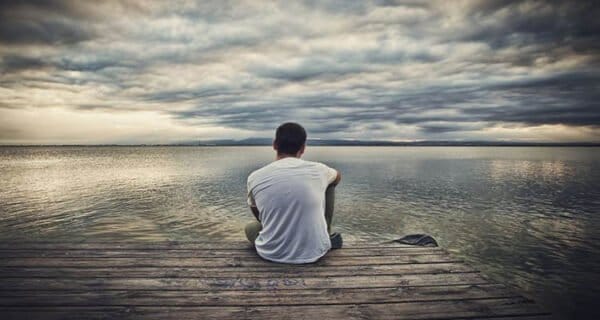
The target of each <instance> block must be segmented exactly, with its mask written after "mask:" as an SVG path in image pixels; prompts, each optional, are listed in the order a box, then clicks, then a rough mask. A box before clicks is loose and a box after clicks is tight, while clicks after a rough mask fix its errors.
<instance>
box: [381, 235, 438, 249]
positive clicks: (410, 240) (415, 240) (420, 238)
mask: <svg viewBox="0 0 600 320" xmlns="http://www.w3.org/2000/svg"><path fill="white" fill-rule="evenodd" d="M392 242H398V243H403V244H408V245H412V246H422V247H437V246H438V243H437V241H435V239H434V238H433V237H432V236H430V235H426V234H409V235H407V236H404V237H402V238H400V239H396V240H392Z"/></svg>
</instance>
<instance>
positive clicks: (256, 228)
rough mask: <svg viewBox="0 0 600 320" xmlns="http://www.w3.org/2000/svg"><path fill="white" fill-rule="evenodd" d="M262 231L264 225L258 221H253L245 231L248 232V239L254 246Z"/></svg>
mask: <svg viewBox="0 0 600 320" xmlns="http://www.w3.org/2000/svg"><path fill="white" fill-rule="evenodd" d="M260 230H262V224H260V222H258V221H252V222H250V223H248V224H247V225H246V228H245V229H244V231H245V232H246V238H247V239H248V241H250V242H251V243H252V244H254V240H256V238H257V237H258V233H259V232H260Z"/></svg>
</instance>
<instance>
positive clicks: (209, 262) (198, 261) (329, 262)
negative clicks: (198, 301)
mask: <svg viewBox="0 0 600 320" xmlns="http://www.w3.org/2000/svg"><path fill="white" fill-rule="evenodd" d="M436 262H460V260H457V259H456V258H453V257H451V256H449V255H448V254H446V253H442V254H427V255H408V256H374V257H368V258H365V257H329V256H325V257H323V258H322V259H320V260H319V261H317V262H315V263H313V264H312V265H313V266H347V265H374V264H413V263H436ZM268 265H273V262H268V261H265V260H262V259H260V258H259V257H258V256H254V257H215V258H184V259H181V258H166V257H165V258H163V257H160V258H46V257H39V258H4V259H2V260H0V267H20V266H22V267H26V266H38V267H42V266H43V267H98V266H104V267H109V266H112V267H127V266H129V267H188V266H198V267H200V266H203V267H235V266H239V267H250V266H268Z"/></svg>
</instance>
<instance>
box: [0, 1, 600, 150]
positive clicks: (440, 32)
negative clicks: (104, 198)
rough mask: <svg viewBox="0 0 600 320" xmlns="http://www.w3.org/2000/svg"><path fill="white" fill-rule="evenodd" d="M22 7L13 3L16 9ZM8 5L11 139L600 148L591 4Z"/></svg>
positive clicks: (7, 130) (6, 139)
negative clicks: (285, 133)
mask: <svg viewBox="0 0 600 320" xmlns="http://www.w3.org/2000/svg"><path fill="white" fill-rule="evenodd" d="M14 2H16V3H17V4H15V3H14ZM26 3H27V4H21V2H20V1H1V2H0V144H14V143H20V144H28V143H41V144H43V143H66V144H69V143H92V144H94V143H170V142H177V141H189V140H196V139H213V138H236V139H237V138H245V137H269V136H272V134H273V129H274V128H275V127H276V126H277V125H278V124H279V123H281V122H284V121H290V120H291V121H298V122H301V123H302V124H304V125H305V127H306V128H307V129H308V132H309V136H311V137H317V138H353V139H391V140H519V141H521V140H525V141H596V142H598V141H600V105H599V101H600V19H598V17H599V16H600V10H599V5H598V4H596V3H598V2H597V1H427V2H422V1H401V2H397V3H396V2H394V1H374V2H368V1H350V0H340V1H316V0H315V1H282V2H270V1H224V0H218V1H214V2H213V1H198V2H183V1H169V2H167V1H165V2H158V1H104V2H97V1H27V2H26Z"/></svg>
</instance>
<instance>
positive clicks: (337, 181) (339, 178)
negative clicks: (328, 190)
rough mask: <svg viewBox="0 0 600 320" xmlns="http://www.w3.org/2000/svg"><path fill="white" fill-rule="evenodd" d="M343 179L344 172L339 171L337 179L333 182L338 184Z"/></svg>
mask: <svg viewBox="0 0 600 320" xmlns="http://www.w3.org/2000/svg"><path fill="white" fill-rule="evenodd" d="M341 180H342V174H341V173H340V172H339V171H338V172H337V175H336V176H335V180H333V182H332V183H331V184H333V185H337V184H338V183H340V181H341Z"/></svg>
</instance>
